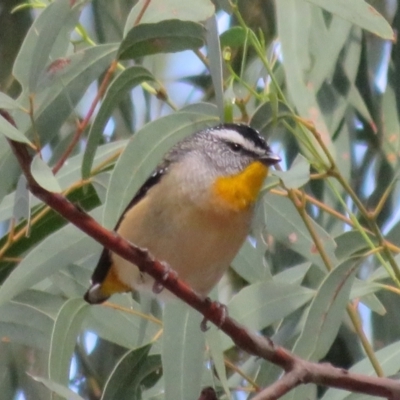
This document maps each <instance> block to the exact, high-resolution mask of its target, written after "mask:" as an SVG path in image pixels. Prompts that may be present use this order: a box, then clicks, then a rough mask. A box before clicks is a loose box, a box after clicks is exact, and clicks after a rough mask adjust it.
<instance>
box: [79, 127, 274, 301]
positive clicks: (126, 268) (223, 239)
mask: <svg viewBox="0 0 400 400" xmlns="http://www.w3.org/2000/svg"><path fill="white" fill-rule="evenodd" d="M279 161H280V158H279V156H277V155H276V154H274V153H273V152H272V151H271V149H270V147H269V146H268V144H267V143H266V141H265V139H264V138H263V137H262V136H261V135H260V133H259V132H258V131H257V130H255V129H254V128H252V127H250V126H248V125H245V124H239V123H223V124H219V125H217V126H213V127H209V128H206V129H203V130H200V131H198V132H195V133H193V134H192V135H190V136H188V137H186V138H184V139H183V140H181V141H180V142H178V143H177V144H175V145H174V146H173V147H172V148H171V149H170V150H169V151H168V152H167V153H166V154H165V156H164V157H163V159H162V161H161V162H160V163H159V165H158V166H157V167H156V169H155V170H154V172H153V173H152V174H151V175H150V177H149V178H148V179H147V181H146V182H145V183H144V184H143V185H142V187H141V188H140V189H139V190H138V192H137V194H136V195H135V196H134V197H133V199H132V201H131V202H130V203H129V204H128V206H127V207H126V209H125V211H124V212H123V214H122V215H121V217H120V219H119V221H118V222H117V225H116V227H115V231H116V232H117V233H118V234H119V235H120V236H121V237H123V238H125V239H127V240H128V241H129V242H131V243H132V244H134V245H136V246H138V247H140V248H145V249H147V250H148V251H149V253H150V254H151V255H152V256H153V257H155V258H156V259H158V260H159V261H163V262H166V263H167V264H168V265H169V266H170V267H171V268H172V269H173V270H174V271H175V272H176V273H177V275H178V277H179V278H180V279H182V280H183V281H185V282H186V283H187V284H189V285H190V286H191V288H192V289H193V290H194V291H195V292H196V293H197V294H198V295H199V296H202V297H206V296H207V295H208V293H209V292H210V291H211V290H212V288H213V287H214V286H215V285H216V284H217V283H218V281H219V280H220V278H221V277H222V275H223V274H224V272H225V271H226V270H227V269H228V267H229V265H230V264H231V262H232V260H233V259H234V257H235V256H236V254H237V252H238V251H239V249H240V247H241V246H242V244H243V242H244V241H245V239H246V237H247V236H248V234H249V232H250V227H251V221H252V217H253V214H254V208H255V203H256V201H257V198H258V195H259V193H260V190H261V188H262V185H263V182H264V180H265V178H266V176H267V174H268V170H269V167H270V166H272V165H274V164H276V163H278V162H279ZM154 287H155V281H154V279H153V278H152V277H151V276H149V275H147V274H145V273H143V272H141V271H140V270H139V269H138V267H137V266H135V265H134V264H132V263H130V262H129V261H127V260H125V259H124V258H122V257H120V256H119V255H117V254H115V253H113V252H112V251H110V250H108V249H106V248H104V249H103V251H102V253H101V256H100V259H99V261H98V264H97V266H96V268H95V269H94V272H93V275H92V278H91V286H90V288H89V289H88V290H87V292H86V293H85V295H84V299H85V300H86V301H87V302H88V303H90V304H99V303H102V302H104V301H106V300H107V299H108V298H109V297H110V296H111V295H113V294H114V293H123V292H132V291H138V292H141V291H148V292H149V291H150V292H151V291H152V288H154Z"/></svg>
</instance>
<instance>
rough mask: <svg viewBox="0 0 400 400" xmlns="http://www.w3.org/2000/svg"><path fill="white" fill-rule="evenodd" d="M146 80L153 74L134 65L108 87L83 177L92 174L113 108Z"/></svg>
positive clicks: (88, 147)
mask: <svg viewBox="0 0 400 400" xmlns="http://www.w3.org/2000/svg"><path fill="white" fill-rule="evenodd" d="M144 81H154V77H153V75H152V74H151V73H150V72H149V71H148V70H147V69H145V68H143V67H139V66H134V67H130V68H127V69H126V70H124V71H123V72H121V73H120V74H119V75H118V76H117V77H116V78H115V79H114V80H113V82H112V83H111V85H110V86H109V88H108V89H107V91H106V93H105V95H104V98H103V101H102V103H101V106H100V109H99V111H98V112H97V114H96V117H95V119H94V121H93V123H92V126H91V128H90V131H89V136H88V139H87V144H86V149H85V154H84V157H83V161H82V178H83V179H86V178H88V177H89V175H90V170H91V168H92V164H93V160H94V157H95V154H96V149H97V146H98V144H99V142H100V139H101V137H102V134H103V130H104V127H105V126H106V124H107V121H108V119H109V118H110V116H111V114H112V112H113V110H114V109H115V107H117V106H118V104H119V103H120V102H121V100H122V99H123V98H124V97H125V95H126V93H128V92H129V91H130V90H131V89H133V88H134V87H135V86H137V85H139V84H140V83H142V82H144Z"/></svg>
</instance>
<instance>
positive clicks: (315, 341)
mask: <svg viewBox="0 0 400 400" xmlns="http://www.w3.org/2000/svg"><path fill="white" fill-rule="evenodd" d="M358 265H359V264H358V263H357V262H355V261H354V260H348V261H345V262H344V263H342V264H340V265H339V266H337V267H336V268H335V269H333V270H332V271H331V272H330V273H329V274H328V276H327V277H326V278H325V279H324V280H323V282H322V284H321V286H320V287H319V289H318V292H317V294H316V296H315V297H314V300H313V301H312V303H311V304H310V308H309V310H308V314H307V319H306V322H305V324H304V328H303V331H302V333H301V335H300V337H299V338H298V340H297V342H296V344H295V346H294V348H293V352H294V353H296V354H297V355H298V356H300V357H302V358H305V359H307V360H313V361H317V360H320V359H321V358H322V357H324V356H325V354H326V352H327V351H328V350H329V348H330V347H331V345H332V343H333V341H334V339H335V337H336V335H337V332H338V331H339V328H340V324H341V321H342V318H343V313H344V311H345V308H346V304H347V302H348V300H349V296H350V289H351V286H352V283H353V280H354V276H355V273H356V271H357V267H358Z"/></svg>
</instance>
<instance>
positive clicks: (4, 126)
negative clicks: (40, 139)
mask: <svg viewBox="0 0 400 400" xmlns="http://www.w3.org/2000/svg"><path fill="white" fill-rule="evenodd" d="M0 132H1V133H2V134H3V135H4V136H6V137H7V138H8V139H11V140H15V141H16V142H21V143H26V144H29V145H31V146H32V147H33V144H32V143H31V142H30V141H29V139H28V138H27V137H26V136H25V135H24V134H23V133H22V132H20V131H19V130H18V129H17V128H15V127H14V126H13V125H11V124H10V123H9V122H8V121H7V120H6V119H5V118H4V117H3V116H2V115H1V114H0ZM3 159H4V158H3Z"/></svg>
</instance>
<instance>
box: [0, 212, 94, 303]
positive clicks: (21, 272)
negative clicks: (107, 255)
mask: <svg viewBox="0 0 400 400" xmlns="http://www.w3.org/2000/svg"><path fill="white" fill-rule="evenodd" d="M99 212H100V210H96V212H94V215H95V216H98V215H99ZM99 247H100V246H99V245H98V243H96V242H95V241H94V240H93V239H91V238H89V237H88V236H87V235H86V234H84V233H83V232H81V231H79V230H78V229H77V228H76V227H75V226H73V225H67V226H65V227H64V228H62V229H60V230H59V231H57V232H55V233H54V234H53V235H51V236H49V237H48V238H46V239H45V240H43V241H42V242H41V243H40V244H39V245H38V246H36V247H35V248H34V249H33V250H32V251H30V252H29V253H28V254H27V255H26V256H25V257H24V259H23V260H22V261H21V262H20V263H19V265H18V266H17V268H15V269H14V270H13V271H12V272H11V274H10V275H9V277H8V278H7V280H6V281H5V282H4V283H3V285H2V286H1V288H0V304H4V303H5V302H7V301H8V300H10V299H12V298H13V297H14V296H16V295H17V294H19V293H21V292H22V291H23V290H25V289H28V288H31V287H32V286H33V285H35V284H36V283H38V282H40V281H41V280H43V279H45V278H46V277H47V276H48V275H50V274H52V273H55V272H57V271H58V270H59V269H61V268H63V267H65V266H66V265H69V264H71V263H74V262H76V261H78V260H79V259H81V258H84V257H86V256H87V255H88V254H90V253H92V252H95V251H98V249H99Z"/></svg>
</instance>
